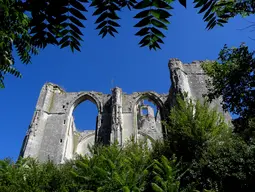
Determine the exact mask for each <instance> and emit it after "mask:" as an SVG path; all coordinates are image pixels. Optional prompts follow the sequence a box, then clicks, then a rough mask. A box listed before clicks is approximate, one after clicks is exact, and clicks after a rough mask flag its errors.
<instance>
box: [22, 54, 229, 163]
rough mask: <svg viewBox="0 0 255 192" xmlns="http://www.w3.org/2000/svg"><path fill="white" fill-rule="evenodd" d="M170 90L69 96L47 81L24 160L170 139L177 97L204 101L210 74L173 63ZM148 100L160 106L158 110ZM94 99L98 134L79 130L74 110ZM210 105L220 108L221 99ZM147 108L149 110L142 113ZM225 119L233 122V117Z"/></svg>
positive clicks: (68, 156) (194, 65)
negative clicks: (167, 128)
mask: <svg viewBox="0 0 255 192" xmlns="http://www.w3.org/2000/svg"><path fill="white" fill-rule="evenodd" d="M169 70H170V77H171V87H170V90H169V94H158V93H156V92H153V91H147V92H135V93H132V94H125V93H123V92H122V89H121V88H118V87H115V88H114V89H112V94H103V93H99V92H94V91H83V92H65V91H64V90H63V89H61V88H60V87H59V86H57V85H54V84H52V83H47V84H45V85H44V86H43V88H42V90H41V93H40V96H39V99H38V102H37V105H36V109H35V112H34V116H33V119H32V122H31V124H30V126H29V129H28V132H27V134H26V136H25V139H24V142H23V146H22V148H21V156H23V157H29V156H30V157H33V158H37V159H38V160H39V161H41V162H43V161H47V160H48V159H51V160H53V161H54V162H55V163H62V162H64V161H65V160H66V159H72V158H74V157H75V155H76V154H82V155H84V154H87V153H88V144H90V145H91V144H94V143H95V142H101V143H103V144H110V143H112V142H113V141H116V140H117V141H118V142H119V144H120V145H122V144H123V143H124V142H125V141H126V140H128V139H129V138H130V137H131V136H133V137H134V138H135V139H136V140H137V139H139V138H146V139H148V141H150V142H152V141H155V140H157V139H162V138H163V137H164V135H165V130H164V126H163V125H162V123H161V121H162V120H164V119H165V118H166V116H167V115H168V111H169V109H170V108H171V106H173V105H174V99H175V96H176V94H177V93H184V92H187V93H188V95H189V97H191V98H193V99H199V100H201V99H203V97H202V96H203V94H204V93H206V91H207V89H206V84H205V80H206V78H207V77H206V76H205V74H204V72H203V70H202V69H201V66H200V62H197V61H195V62H192V63H191V64H183V63H182V62H181V61H179V60H178V59H171V60H170V61H169ZM143 99H149V100H150V101H152V102H153V103H154V104H155V105H156V106H157V112H156V113H155V112H154V109H153V108H152V107H150V106H148V105H145V104H143V103H142V102H141V101H142V100H143ZM86 100H89V101H91V102H93V103H94V104H95V105H96V106H97V109H98V116H97V121H96V128H95V130H94V131H92V130H88V131H82V132H79V131H78V130H76V127H75V124H74V120H73V116H72V113H73V110H74V109H75V107H76V106H77V105H79V104H80V103H81V102H83V101H86ZM211 105H213V106H218V109H219V111H221V112H222V108H221V106H220V101H219V100H215V101H214V102H213V103H212V104H211ZM143 109H146V110H147V111H148V113H147V114H143ZM225 116H226V117H227V118H228V119H230V116H229V114H225Z"/></svg>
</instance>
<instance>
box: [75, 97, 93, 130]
mask: <svg viewBox="0 0 255 192" xmlns="http://www.w3.org/2000/svg"><path fill="white" fill-rule="evenodd" d="M97 116H98V109H97V106H96V105H95V104H94V103H93V102H91V101H89V100H85V101H83V102H81V103H80V104H78V106H76V108H75V109H74V111H73V119H74V126H75V128H76V130H77V131H78V132H83V131H85V130H86V131H87V130H88V131H93V130H96V125H97Z"/></svg>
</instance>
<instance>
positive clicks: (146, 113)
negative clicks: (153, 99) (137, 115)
mask: <svg viewBox="0 0 255 192" xmlns="http://www.w3.org/2000/svg"><path fill="white" fill-rule="evenodd" d="M142 115H143V116H147V115H148V109H147V108H142Z"/></svg>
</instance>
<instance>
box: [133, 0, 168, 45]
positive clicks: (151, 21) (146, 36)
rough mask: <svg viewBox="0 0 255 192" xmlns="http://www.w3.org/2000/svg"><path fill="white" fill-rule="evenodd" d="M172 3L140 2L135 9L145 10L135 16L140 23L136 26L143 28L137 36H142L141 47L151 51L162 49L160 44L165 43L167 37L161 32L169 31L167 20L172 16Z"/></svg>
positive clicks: (157, 1)
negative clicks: (163, 39)
mask: <svg viewBox="0 0 255 192" xmlns="http://www.w3.org/2000/svg"><path fill="white" fill-rule="evenodd" d="M170 3H171V1H162V0H148V1H140V2H139V3H137V4H136V6H135V7H134V8H135V9H138V10H140V9H145V10H143V11H141V12H139V13H138V14H136V15H135V16H134V18H136V19H140V21H139V22H138V23H137V24H136V25H135V26H134V27H138V28H141V29H140V30H139V31H138V32H137V33H136V34H135V35H137V36H142V40H141V41H140V42H139V45H140V46H141V47H144V46H148V47H149V49H154V50H156V49H160V46H159V44H160V43H163V41H162V38H164V37H165V35H164V34H163V33H162V32H161V31H160V30H162V29H165V30H167V24H169V21H168V20H167V19H168V18H169V17H170V16H171V14H170V13H169V10H170V9H172V7H171V6H170Z"/></svg>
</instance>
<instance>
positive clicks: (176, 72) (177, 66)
mask: <svg viewBox="0 0 255 192" xmlns="http://www.w3.org/2000/svg"><path fill="white" fill-rule="evenodd" d="M168 67H169V70H170V78H171V83H172V85H171V88H172V89H173V90H172V91H173V92H174V93H180V94H184V93H185V92H186V93H188V96H189V97H191V98H192V93H191V90H190V85H189V79H188V76H187V73H186V72H185V70H184V68H183V64H182V62H181V61H180V60H179V59H170V61H169V63H168Z"/></svg>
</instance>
